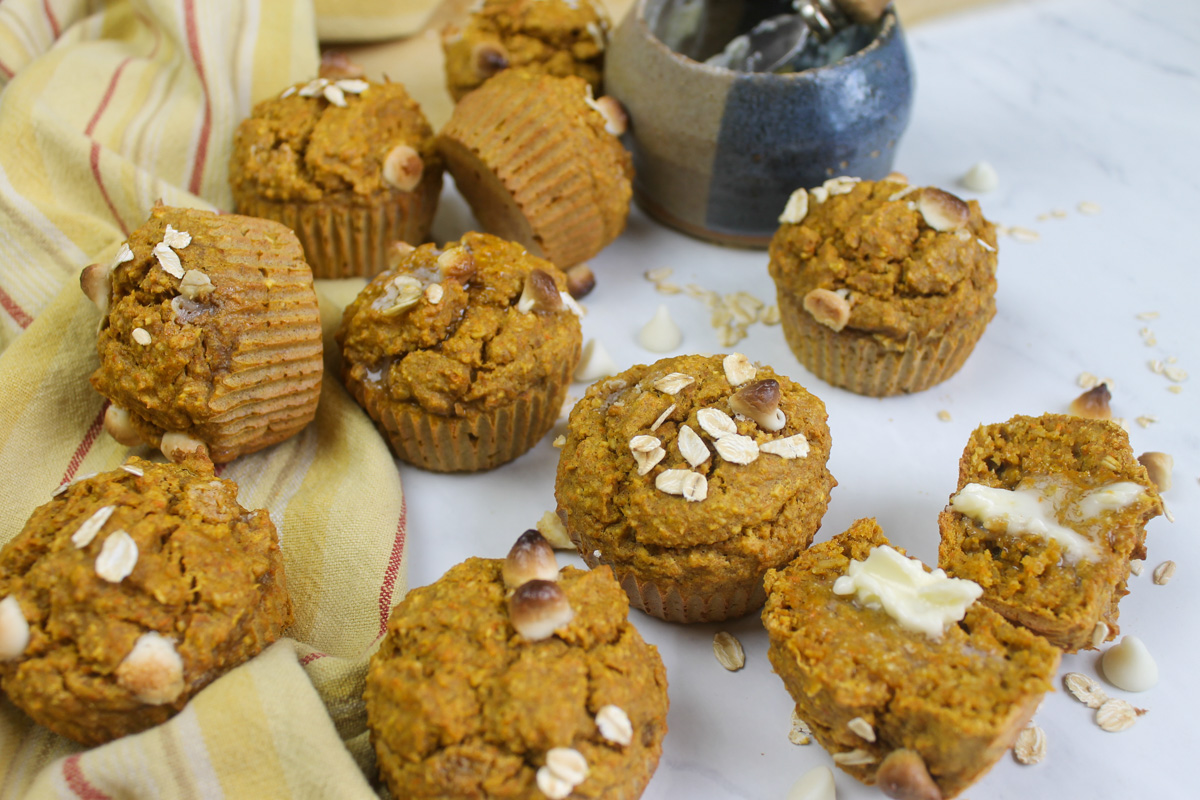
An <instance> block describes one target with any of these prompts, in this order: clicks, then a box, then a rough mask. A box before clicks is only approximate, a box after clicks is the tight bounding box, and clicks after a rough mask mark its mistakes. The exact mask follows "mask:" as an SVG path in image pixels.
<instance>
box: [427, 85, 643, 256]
mask: <svg viewBox="0 0 1200 800" xmlns="http://www.w3.org/2000/svg"><path fill="white" fill-rule="evenodd" d="M524 88H525V86H524V85H521V86H517V85H510V84H508V83H502V82H495V81H494V82H489V83H487V84H485V85H484V86H483V87H481V88H480V89H478V90H476V91H475V92H472V93H471V94H469V95H467V96H466V97H464V98H463V99H462V101H460V102H459V104H458V105H457V106H456V107H455V109H454V114H453V116H452V117H451V118H450V121H449V122H447V123H446V126H445V127H444V128H443V129H442V131H441V133H440V134H439V142H440V143H439V149H440V150H441V153H442V156H443V157H444V158H445V159H446V165H447V169H449V171H450V173H451V174H452V175H454V178H455V183H456V185H457V186H458V188H459V191H460V192H461V193H462V194H463V195H464V196H465V197H466V199H467V202H468V203H469V204H470V206H471V208H472V210H473V211H474V212H475V215H476V216H477V217H478V218H479V220H480V222H482V223H483V226H484V228H485V229H487V230H488V231H489V232H491V233H495V234H497V235H499V236H503V237H504V238H510V239H517V240H520V241H521V243H522V244H524V245H525V246H526V247H528V248H529V249H530V250H531V251H533V252H535V253H537V254H540V255H541V256H543V257H544V258H546V259H548V260H550V261H552V262H554V264H555V265H556V266H558V267H559V268H560V269H567V268H569V267H571V266H573V265H575V264H578V263H580V262H581V261H586V260H587V259H589V258H591V257H592V256H594V255H596V254H597V253H599V252H600V250H601V249H603V248H604V247H605V246H606V245H607V244H608V243H609V242H610V241H612V239H614V238H616V236H617V234H619V233H620V232H621V230H622V229H623V228H624V218H625V216H627V215H628V198H626V201H625V207H624V210H623V211H622V213H621V219H620V221H619V222H617V223H616V224H614V221H609V224H608V225H606V224H605V222H606V221H605V219H604V216H603V213H602V211H601V207H602V205H603V204H604V202H605V201H606V200H611V198H604V197H598V196H597V192H596V182H595V181H594V180H593V178H592V176H591V174H590V172H589V170H588V169H586V168H581V165H582V166H583V167H586V162H581V160H580V153H581V152H586V151H587V150H589V149H591V148H593V147H594V146H595V145H594V142H592V141H591V140H590V139H589V138H588V137H587V136H585V135H584V134H583V132H582V131H581V130H579V129H578V128H577V127H576V126H575V125H574V124H572V121H571V119H570V117H569V116H567V115H566V114H564V113H563V112H562V109H561V108H560V107H558V106H557V105H556V104H554V103H553V102H551V97H549V96H547V94H545V93H539V92H530V91H522V89H524ZM447 143H449V144H450V146H446V145H447ZM514 212H517V213H519V214H520V215H521V216H522V217H523V218H524V223H527V224H528V227H529V230H530V231H531V232H532V236H533V241H524V240H523V239H525V238H528V237H521V236H518V234H519V233H520V231H519V228H520V227H523V225H521V224H519V222H518V223H517V224H514V221H513V220H512V215H513V213H514Z"/></svg>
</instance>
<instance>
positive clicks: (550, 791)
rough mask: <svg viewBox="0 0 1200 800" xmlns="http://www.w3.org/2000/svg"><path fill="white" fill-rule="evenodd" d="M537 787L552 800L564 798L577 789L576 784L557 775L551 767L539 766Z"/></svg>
mask: <svg viewBox="0 0 1200 800" xmlns="http://www.w3.org/2000/svg"><path fill="white" fill-rule="evenodd" d="M537 787H538V789H539V790H541V792H542V794H544V795H546V797H548V798H550V800H563V798H565V797H568V796H570V794H571V792H573V791H575V787H574V785H572V784H571V783H569V782H568V781H564V780H563V779H562V778H560V777H558V776H557V775H555V774H554V773H553V772H551V771H550V769H549V767H538V771H537Z"/></svg>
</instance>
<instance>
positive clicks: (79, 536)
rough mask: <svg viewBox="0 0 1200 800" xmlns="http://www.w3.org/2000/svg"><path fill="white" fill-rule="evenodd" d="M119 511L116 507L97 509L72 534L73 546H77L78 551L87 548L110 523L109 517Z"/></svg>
mask: <svg viewBox="0 0 1200 800" xmlns="http://www.w3.org/2000/svg"><path fill="white" fill-rule="evenodd" d="M116 510H117V507H116V506H101V507H100V508H98V509H96V511H95V513H93V514H92V515H91V516H90V517H88V518H87V519H85V520H84V521H83V524H81V525H80V526H79V528H78V529H77V530H76V531H75V532H74V533H73V534H71V544H73V545H75V547H76V549H81V548H84V547H87V546H88V545H89V544H91V543H92V540H93V539H95V538H96V534H98V533H100V531H101V529H102V528H103V527H104V524H105V523H106V522H108V519H109V517H111V516H112V515H113V512H114V511H116Z"/></svg>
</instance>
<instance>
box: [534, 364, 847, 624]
mask: <svg viewBox="0 0 1200 800" xmlns="http://www.w3.org/2000/svg"><path fill="white" fill-rule="evenodd" d="M825 421H826V414H825V405H824V404H823V403H822V402H821V401H820V400H819V399H818V398H817V397H815V396H814V395H812V394H809V393H808V392H807V391H806V390H805V389H804V387H802V386H800V385H799V384H797V383H794V382H792V381H791V380H789V379H788V378H786V377H784V376H782V375H777V374H776V373H775V372H774V371H773V370H771V368H770V367H763V366H755V365H753V364H751V363H750V362H749V361H748V360H747V359H746V357H745V356H743V355H740V354H737V353H735V354H732V355H729V356H725V357H723V358H722V357H721V356H712V357H706V356H679V357H676V358H666V359H662V360H661V361H658V362H656V363H654V364H652V365H650V366H644V365H643V366H635V367H632V368H630V369H628V370H626V371H625V372H623V373H621V374H620V375H617V376H616V377H613V378H609V379H607V380H602V381H599V382H598V383H596V384H594V385H593V386H592V387H591V388H590V389H588V392H587V394H586V395H585V396H584V398H583V399H582V400H580V401H579V402H578V403H577V404H576V405H575V408H574V409H573V410H572V411H571V416H570V419H569V420H568V422H567V435H566V444H565V446H564V447H563V448H562V453H561V455H560V457H559V462H558V475H557V478H556V480H555V485H554V496H555V498H556V499H557V501H558V514H559V516H560V517H561V518H562V520H563V523H564V524H565V526H566V529H567V532H568V534H569V535H570V537H571V539H572V541H574V542H575V544H576V546H577V547H578V549H579V553H580V555H581V556H582V557H583V560H584V561H585V562H587V564H588V566H590V567H593V568H594V567H597V566H598V565H601V564H605V565H609V566H611V567H612V569H613V571H614V573H615V574H616V576H617V580H618V581H620V583H621V585H622V586H623V587H624V588H625V591H626V592H627V593H628V594H629V598H630V602H631V603H632V605H633V606H634V607H636V608H640V609H642V610H643V611H645V612H646V613H648V614H651V615H653V616H656V617H659V618H660V619H664V620H667V621H670V622H712V621H716V620H723V619H727V618H731V617H737V616H741V615H743V614H746V613H748V612H750V611H753V610H754V609H756V608H758V607H759V606H761V605H762V603H763V600H764V597H765V595H764V593H763V585H762V579H763V575H764V574H765V573H766V571H767V570H768V569H771V568H773V567H781V566H783V565H784V564H786V563H788V562H789V561H791V560H792V559H793V558H795V557H796V554H797V553H799V552H801V551H802V550H804V548H806V547H808V545H809V543H810V542H811V541H812V538H813V535H814V534H815V533H816V532H817V529H818V528H819V527H820V526H821V517H822V516H824V514H825V508H826V506H827V505H828V503H829V491H830V489H832V488H833V487H834V486H835V485H836V483H837V482H836V481H835V480H834V479H833V476H832V475H831V474H830V473H829V470H828V469H826V466H825V464H826V461H828V459H829V448H830V438H829V428H828V426H827V425H826V422H825Z"/></svg>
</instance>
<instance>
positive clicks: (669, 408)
mask: <svg viewBox="0 0 1200 800" xmlns="http://www.w3.org/2000/svg"><path fill="white" fill-rule="evenodd" d="M675 408H676V405H675V403H671V405H669V406H667V410H666V411H664V412H663V413H661V414H659V415H658V419H656V420H654V424H653V425H651V426H650V430H652V431H656V430H658V426H660V425H662V424H663V423H664V422H666V421H667V417H669V416H671V412H672V411H674V410H675Z"/></svg>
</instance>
